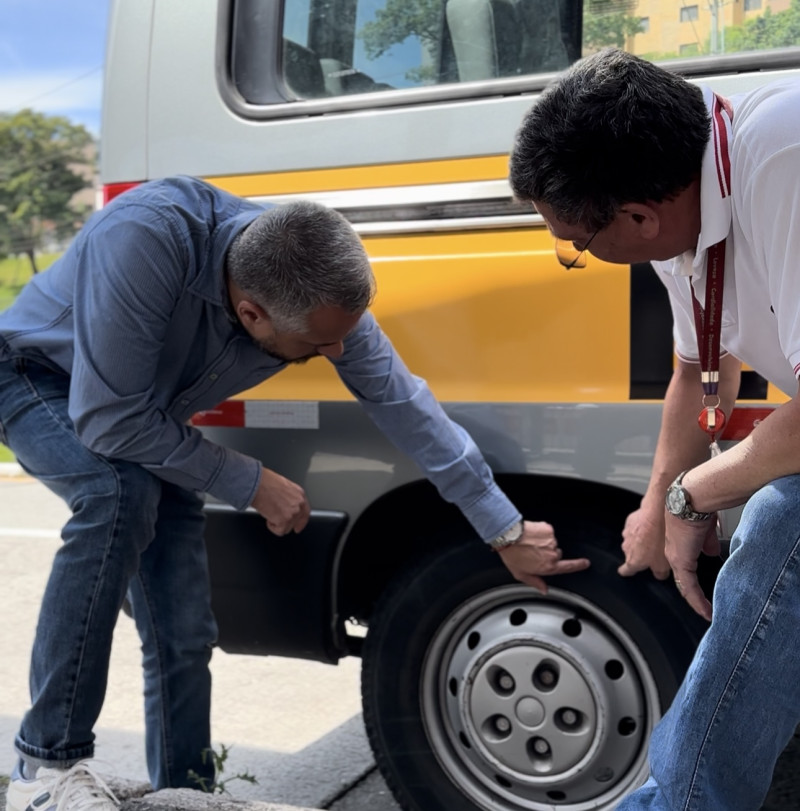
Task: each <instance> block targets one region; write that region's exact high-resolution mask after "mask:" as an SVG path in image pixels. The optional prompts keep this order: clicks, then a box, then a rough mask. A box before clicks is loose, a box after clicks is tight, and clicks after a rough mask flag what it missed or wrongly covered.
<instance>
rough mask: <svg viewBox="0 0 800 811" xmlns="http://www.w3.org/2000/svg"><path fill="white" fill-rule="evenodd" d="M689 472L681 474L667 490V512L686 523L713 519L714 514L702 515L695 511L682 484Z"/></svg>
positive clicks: (685, 471)
mask: <svg viewBox="0 0 800 811" xmlns="http://www.w3.org/2000/svg"><path fill="white" fill-rule="evenodd" d="M688 472H689V471H688V470H684V471H683V473H680V474H679V475H678V478H677V479H675V481H674V482H672V484H671V485H670V486H669V487H668V488H667V497H666V499H665V502H666V505H667V512H669V513H670V514H671V515H674V516H675V517H676V518H680V519H682V520H684V521H705V520H706V519H707V518H711V516H712V515H713V513H701V512H697V510H695V509H693V508H692V500H691V498H690V497H689V491H688V490H687V489H686V488H685V487H684V486H683V485H682V484H681V482H682V481H683V477H684V476H685V475H686V474H687V473H688Z"/></svg>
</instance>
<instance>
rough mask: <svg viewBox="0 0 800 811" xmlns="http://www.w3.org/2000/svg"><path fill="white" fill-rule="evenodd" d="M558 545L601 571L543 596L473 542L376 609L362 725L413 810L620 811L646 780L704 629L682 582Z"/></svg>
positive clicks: (404, 582) (595, 547)
mask: <svg viewBox="0 0 800 811" xmlns="http://www.w3.org/2000/svg"><path fill="white" fill-rule="evenodd" d="M558 535H559V539H560V542H561V545H562V547H563V548H564V550H565V555H567V556H569V557H576V556H580V555H586V556H587V557H589V558H590V559H591V560H592V567H591V569H589V570H587V571H586V572H582V573H579V574H575V575H565V576H562V577H559V578H552V579H551V580H550V583H549V591H548V594H547V595H542V594H540V593H539V592H538V591H536V590H535V589H532V588H530V587H527V586H524V585H522V584H520V583H518V582H516V581H514V580H513V579H512V578H511V577H510V575H509V574H508V572H507V571H506V569H505V567H504V566H503V564H502V562H501V561H500V559H499V557H498V556H497V555H496V554H494V553H492V552H491V551H490V550H489V549H488V548H486V547H484V546H483V545H481V544H476V543H474V542H471V543H468V544H464V545H460V546H455V547H447V548H445V549H441V550H439V551H438V552H436V553H435V554H433V555H432V556H431V557H429V558H427V559H426V560H423V561H417V562H415V564H414V565H413V566H412V567H411V568H410V569H409V570H408V571H406V572H405V574H404V575H402V576H401V577H399V578H398V580H397V581H396V582H395V583H394V584H393V585H392V586H391V587H390V588H389V589H387V591H386V592H385V593H384V595H383V596H382V598H381V600H380V601H379V603H378V605H377V606H376V608H375V611H374V613H373V616H372V617H371V619H370V622H369V631H368V634H367V638H366V640H365V644H364V650H363V667H362V699H363V709H364V721H365V725H366V729H367V734H368V737H369V740H370V744H371V746H372V749H373V752H374V754H375V758H376V762H377V764H378V767H379V769H380V771H381V773H382V774H383V776H384V778H385V779H386V782H387V785H388V786H389V788H390V789H391V790H392V792H393V794H394V795H395V797H396V799H397V801H398V802H399V804H400V805H401V806H402V807H403V808H404V809H406V811H476V809H482V810H483V811H522V810H523V809H525V811H544V809H552V808H553V807H555V806H557V807H558V808H566V809H570V811H588V809H594V810H595V811H600V810H601V809H609V810H610V809H612V808H615V807H616V805H617V804H618V803H619V801H620V800H621V798H622V797H623V796H624V795H625V794H626V793H628V792H629V791H630V790H631V789H632V788H634V787H635V786H637V785H639V784H640V783H641V782H642V781H643V779H644V778H645V776H646V773H647V762H646V751H647V742H648V739H649V736H650V732H651V731H652V728H653V726H654V724H655V722H656V721H657V720H658V718H659V717H660V716H661V714H662V710H663V709H665V708H666V707H667V706H668V705H669V702H670V701H671V699H672V697H673V695H674V693H675V691H676V690H677V687H678V685H679V684H680V681H681V679H682V677H683V674H684V672H685V670H686V668H687V666H688V664H689V662H690V661H691V657H692V653H693V651H694V649H695V647H696V645H697V642H698V641H699V638H700V636H701V635H702V632H703V630H704V629H705V625H704V624H703V623H702V622H701V621H699V620H697V619H696V618H695V617H694V615H693V614H692V613H691V612H690V611H689V610H688V609H687V608H686V606H685V605H684V603H683V600H681V599H680V597H679V596H678V595H677V593H676V592H675V590H674V586H672V584H671V583H670V584H667V583H660V582H658V581H656V580H655V579H653V578H652V577H650V576H645V575H640V576H637V577H635V578H627V579H625V578H621V577H619V576H618V575H617V574H616V567H617V566H618V565H619V562H620V560H619V551H618V547H619V538H618V536H617V535H615V534H613V533H609V532H608V531H606V530H604V529H602V528H600V529H598V528H595V529H584V530H582V531H581V530H573V531H572V532H568V533H565V531H564V530H560V531H559V532H558ZM567 538H568V540H567ZM565 541H566V542H565Z"/></svg>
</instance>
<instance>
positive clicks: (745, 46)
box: [725, 0, 800, 52]
mask: <svg viewBox="0 0 800 811" xmlns="http://www.w3.org/2000/svg"><path fill="white" fill-rule="evenodd" d="M792 45H800V0H792V2H791V4H790V6H789V8H787V9H785V10H784V11H779V12H778V13H777V14H773V13H772V11H771V9H770V8H769V6H767V8H766V11H764V13H763V14H762V15H760V16H759V17H754V18H753V19H751V20H745V22H743V23H742V24H741V25H735V26H732V27H730V28H727V29H725V50H726V51H729V52H731V51H761V50H769V49H770V48H787V47H790V46H792Z"/></svg>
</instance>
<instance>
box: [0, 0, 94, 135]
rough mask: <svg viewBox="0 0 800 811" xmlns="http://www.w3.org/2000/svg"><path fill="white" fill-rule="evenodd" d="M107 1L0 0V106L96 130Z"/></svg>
mask: <svg viewBox="0 0 800 811" xmlns="http://www.w3.org/2000/svg"><path fill="white" fill-rule="evenodd" d="M108 5H109V3H108V0H0V111H2V112H16V111H17V110H21V109H24V108H26V107H30V108H32V109H34V110H36V111H38V112H42V113H46V114H47V115H60V116H65V117H66V118H68V119H70V121H72V122H73V123H75V124H83V126H85V127H86V129H88V130H89V131H90V132H91V133H92V134H93V135H94V136H96V137H97V136H99V133H100V107H101V102H102V87H103V59H104V56H105V45H106V24H107V21H108Z"/></svg>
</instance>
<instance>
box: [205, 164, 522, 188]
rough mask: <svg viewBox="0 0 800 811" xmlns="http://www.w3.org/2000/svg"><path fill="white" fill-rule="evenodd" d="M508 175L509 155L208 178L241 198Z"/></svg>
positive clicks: (494, 178) (458, 180)
mask: <svg viewBox="0 0 800 811" xmlns="http://www.w3.org/2000/svg"><path fill="white" fill-rule="evenodd" d="M507 176H508V155H495V156H489V157H481V158H457V159H452V160H440V161H421V162H417V163H394V164H382V165H379V166H352V167H347V168H343V169H317V170H313V171H304V172H277V173H275V174H258V175H228V176H219V177H206V178H205V179H206V180H207V181H208V182H209V183H213V184H214V185H215V186H218V187H219V188H221V189H224V190H225V191H229V192H232V193H233V194H238V195H239V196H241V197H260V196H263V195H270V194H303V193H306V192H314V191H337V190H350V189H375V188H381V187H383V186H416V185H424V184H429V183H457V182H460V181H465V180H469V181H480V180H498V179H501V178H506V177H507Z"/></svg>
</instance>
